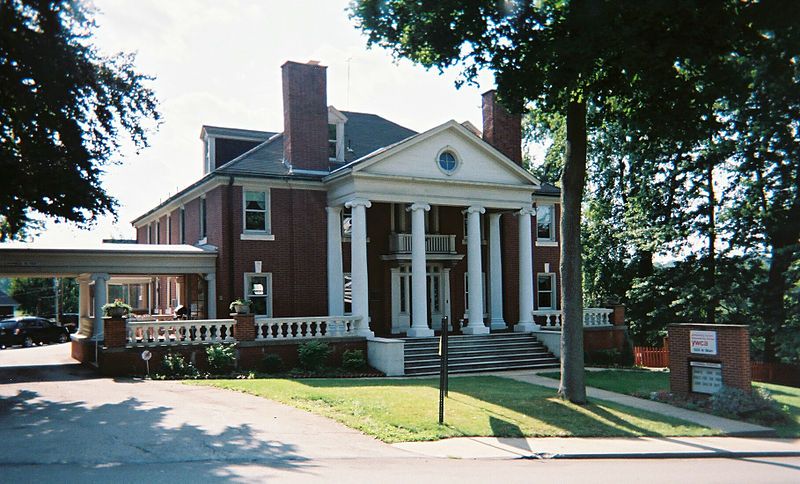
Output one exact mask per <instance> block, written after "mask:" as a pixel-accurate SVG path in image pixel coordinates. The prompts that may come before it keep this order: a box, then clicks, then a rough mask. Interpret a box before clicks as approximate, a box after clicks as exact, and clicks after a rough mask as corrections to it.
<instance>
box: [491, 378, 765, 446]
mask: <svg viewBox="0 0 800 484" xmlns="http://www.w3.org/2000/svg"><path fill="white" fill-rule="evenodd" d="M493 375H494V376H499V377H502V378H510V379H512V380H517V381H521V382H525V383H532V384H534V385H540V386H543V387H547V388H553V389H556V390H557V389H558V380H555V379H553V378H545V377H543V376H539V375H536V374H534V373H531V372H530V371H516V372H507V373H493ZM586 393H587V395H588V396H589V398H597V399H601V400H606V401H609V402H614V403H618V404H620V405H626V406H628V407H633V408H638V409H640V410H647V411H648V412H653V413H659V414H661V415H666V416H668V417H674V418H679V419H681V420H686V421H687V422H692V423H695V424H698V425H702V426H704V427H709V428H713V429H718V430H721V431H722V433H723V434H724V435H726V436H729V437H733V436H737V437H771V436H774V435H775V433H774V431H773V429H771V428H769V427H762V426H760V425H754V424H749V423H746V422H739V421H737V420H731V419H727V418H722V417H717V416H714V415H709V414H707V413H702V412H695V411H693V410H686V409H685V408H680V407H675V406H672V405H667V404H666V403H661V402H654V401H652V400H645V399H644V398H637V397H632V396H630V395H623V394H620V393H614V392H610V391H608V390H600V389H599V388H592V387H586Z"/></svg>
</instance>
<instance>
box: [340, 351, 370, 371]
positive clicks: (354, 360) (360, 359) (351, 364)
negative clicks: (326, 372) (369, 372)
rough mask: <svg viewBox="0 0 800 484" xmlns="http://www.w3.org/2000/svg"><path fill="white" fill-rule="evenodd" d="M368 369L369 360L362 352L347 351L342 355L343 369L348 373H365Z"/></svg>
mask: <svg viewBox="0 0 800 484" xmlns="http://www.w3.org/2000/svg"><path fill="white" fill-rule="evenodd" d="M366 367H367V360H366V359H365V358H364V352H363V351H362V350H347V351H345V352H344V353H342V368H344V369H345V370H347V371H352V372H357V371H363V370H364V369H365V368H366Z"/></svg>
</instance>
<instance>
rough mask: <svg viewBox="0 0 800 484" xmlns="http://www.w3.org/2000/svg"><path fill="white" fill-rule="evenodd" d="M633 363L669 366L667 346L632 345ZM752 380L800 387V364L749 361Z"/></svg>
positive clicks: (647, 365)
mask: <svg viewBox="0 0 800 484" xmlns="http://www.w3.org/2000/svg"><path fill="white" fill-rule="evenodd" d="M633 357H634V360H633V361H634V364H635V365H636V366H646V367H650V368H666V367H667V366H669V348H667V347H666V346H665V347H663V348H650V347H647V346H634V347H633ZM750 365H751V366H750V367H751V370H752V378H753V381H759V382H764V383H776V384H778V385H788V386H792V387H800V365H790V364H787V363H764V362H762V361H752V362H750Z"/></svg>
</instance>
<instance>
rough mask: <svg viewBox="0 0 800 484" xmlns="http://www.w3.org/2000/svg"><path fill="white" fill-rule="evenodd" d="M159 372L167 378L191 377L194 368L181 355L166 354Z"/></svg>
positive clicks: (194, 371)
mask: <svg viewBox="0 0 800 484" xmlns="http://www.w3.org/2000/svg"><path fill="white" fill-rule="evenodd" d="M161 371H162V373H163V374H164V376H165V377H167V378H179V377H182V376H192V375H194V374H195V373H196V370H195V368H194V366H192V364H191V363H187V362H186V358H184V357H183V355H179V354H175V353H167V354H166V355H164V359H163V360H162V361H161Z"/></svg>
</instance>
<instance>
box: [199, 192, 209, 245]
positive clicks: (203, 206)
mask: <svg viewBox="0 0 800 484" xmlns="http://www.w3.org/2000/svg"><path fill="white" fill-rule="evenodd" d="M199 210H200V217H199V220H200V239H205V238H206V235H207V234H206V228H207V224H206V197H200V209H199Z"/></svg>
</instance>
